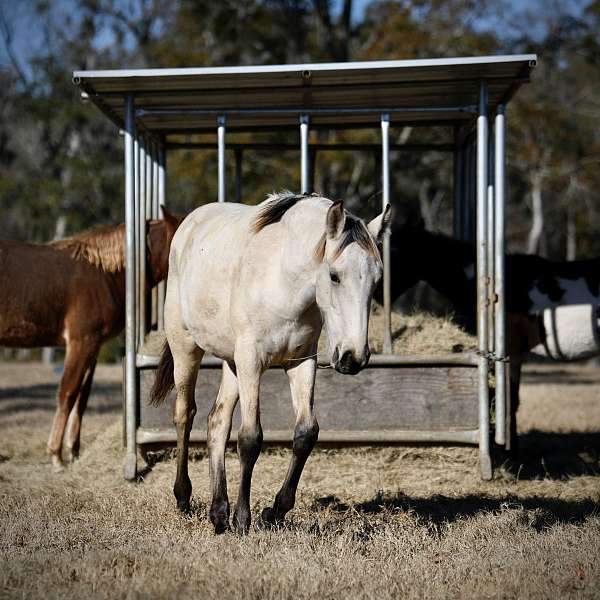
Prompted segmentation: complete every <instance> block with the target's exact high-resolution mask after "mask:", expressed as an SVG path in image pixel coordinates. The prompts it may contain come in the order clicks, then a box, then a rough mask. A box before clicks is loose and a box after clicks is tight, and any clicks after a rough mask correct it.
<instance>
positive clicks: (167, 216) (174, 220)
mask: <svg viewBox="0 0 600 600" xmlns="http://www.w3.org/2000/svg"><path fill="white" fill-rule="evenodd" d="M160 209H161V210H162V214H163V218H164V220H165V221H166V222H167V223H168V224H169V225H170V226H171V227H172V228H173V229H177V228H178V227H179V224H180V223H181V221H183V217H179V216H177V215H174V214H173V213H172V212H171V211H170V210H169V209H168V208H167V207H166V206H164V205H163V204H161V205H160Z"/></svg>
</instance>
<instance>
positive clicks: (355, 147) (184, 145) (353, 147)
mask: <svg viewBox="0 0 600 600" xmlns="http://www.w3.org/2000/svg"><path fill="white" fill-rule="evenodd" d="M217 147H218V146H217V144H214V143H211V142H169V143H168V144H167V149H168V150H216V149H217ZM455 147H456V145H455V144H444V143H435V144H416V143H415V144H390V151H392V150H393V151H395V152H431V151H435V152H453V151H454V149H455ZM227 149H228V150H234V151H238V150H255V151H265V152H278V151H280V150H282V151H287V150H289V151H294V152H296V151H297V150H298V144H291V143H288V142H234V143H232V144H227ZM308 149H309V151H314V150H326V151H334V152H336V151H347V152H356V151H361V150H364V151H369V150H375V151H377V153H379V151H380V149H381V144H370V143H364V144H359V143H356V144H354V143H344V142H339V143H333V144H332V143H328V142H318V143H313V144H309V146H308Z"/></svg>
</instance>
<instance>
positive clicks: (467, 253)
mask: <svg viewBox="0 0 600 600" xmlns="http://www.w3.org/2000/svg"><path fill="white" fill-rule="evenodd" d="M423 235H424V240H423V242H424V243H423V245H422V247H423V248H424V252H423V257H424V260H423V266H424V276H423V279H424V281H426V282H427V283H429V285H431V287H433V288H434V289H435V290H437V291H438V292H439V293H440V294H442V295H443V296H446V298H448V299H449V300H451V301H452V302H453V303H454V304H455V305H456V306H457V308H459V309H463V310H470V309H472V308H474V306H475V295H474V293H473V287H474V286H475V281H476V268H477V267H476V263H475V248H474V247H473V246H472V245H470V244H467V243H466V242H461V241H458V240H454V239H452V238H450V237H447V236H444V235H441V234H436V233H430V232H424V234H423Z"/></svg>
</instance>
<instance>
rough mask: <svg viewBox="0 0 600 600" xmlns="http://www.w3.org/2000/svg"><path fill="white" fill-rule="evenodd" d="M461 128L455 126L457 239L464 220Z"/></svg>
mask: <svg viewBox="0 0 600 600" xmlns="http://www.w3.org/2000/svg"><path fill="white" fill-rule="evenodd" d="M459 131H460V128H459V127H455V128H454V152H453V153H452V162H453V164H452V167H453V189H452V191H453V205H454V206H453V211H452V215H453V216H452V235H453V236H454V238H455V239H457V240H460V239H462V231H461V225H462V220H463V205H464V199H463V180H462V174H463V173H462V169H463V147H462V146H461V145H460V144H459V142H458V134H459Z"/></svg>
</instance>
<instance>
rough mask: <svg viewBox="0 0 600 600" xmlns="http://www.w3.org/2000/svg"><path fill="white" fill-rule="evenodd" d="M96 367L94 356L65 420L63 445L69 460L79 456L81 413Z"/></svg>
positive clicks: (84, 407)
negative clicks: (65, 427)
mask: <svg viewBox="0 0 600 600" xmlns="http://www.w3.org/2000/svg"><path fill="white" fill-rule="evenodd" d="M95 369H96V357H94V359H93V361H92V363H91V364H90V366H89V368H88V370H87V372H86V374H85V379H84V380H83V385H82V386H81V391H80V392H79V396H77V400H76V401H75V406H73V409H72V410H71V414H70V415H69V420H68V422H67V434H66V438H65V446H66V449H67V451H68V453H69V454H70V458H71V460H74V459H76V458H78V457H79V447H80V441H81V440H80V437H81V420H82V419H83V413H84V412H85V409H86V407H87V403H88V398H89V396H90V390H91V389H92V380H93V379H94V370H95Z"/></svg>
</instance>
